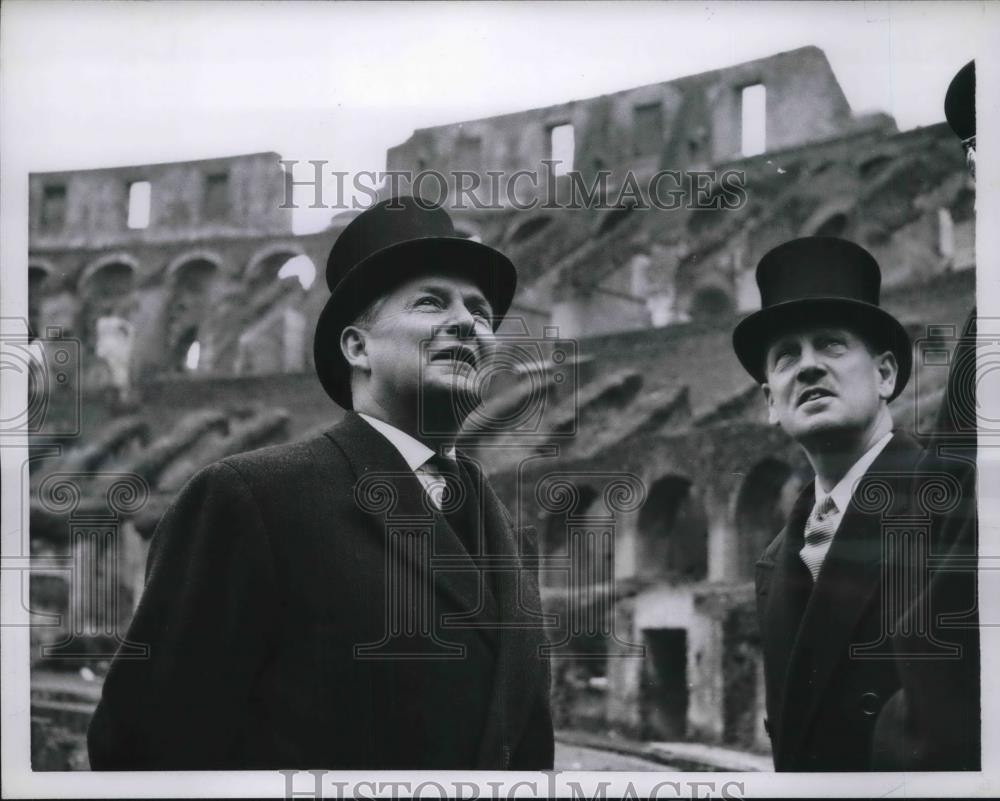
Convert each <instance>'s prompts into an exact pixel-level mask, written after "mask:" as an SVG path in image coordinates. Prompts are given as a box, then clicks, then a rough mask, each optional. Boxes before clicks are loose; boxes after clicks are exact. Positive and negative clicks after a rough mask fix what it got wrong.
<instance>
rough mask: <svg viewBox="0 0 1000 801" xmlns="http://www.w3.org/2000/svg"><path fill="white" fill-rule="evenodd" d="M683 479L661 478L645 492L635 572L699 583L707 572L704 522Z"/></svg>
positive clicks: (695, 500) (706, 540)
mask: <svg viewBox="0 0 1000 801" xmlns="http://www.w3.org/2000/svg"><path fill="white" fill-rule="evenodd" d="M691 487H692V485H691V482H690V481H689V480H688V479H686V478H684V477H683V476H676V475H671V476H664V477H663V478H660V479H657V480H656V481H655V482H654V483H653V485H652V486H651V487H650V488H649V493H648V495H647V496H646V503H645V504H644V505H643V507H642V510H641V511H640V512H639V541H638V546H639V547H638V549H637V550H638V553H637V559H636V564H637V565H638V567H637V572H638V573H639V574H640V575H644V576H657V577H670V578H676V579H687V580H691V581H699V580H701V579H704V578H705V576H706V574H707V572H708V520H707V518H706V516H705V510H704V509H703V508H702V505H701V502H700V499H699V498H697V497H696V496H695V495H694V494H693V493H692V491H691Z"/></svg>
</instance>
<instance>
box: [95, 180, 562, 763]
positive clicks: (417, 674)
mask: <svg viewBox="0 0 1000 801" xmlns="http://www.w3.org/2000/svg"><path fill="white" fill-rule="evenodd" d="M326 278H327V283H328V284H329V286H330V289H331V296H330V298H329V301H328V302H327V304H326V306H325V308H324V309H323V312H322V314H321V317H320V319H319V323H318V325H317V329H316V339H315V363H316V370H317V373H318V374H319V378H320V382H321V383H322V385H323V388H324V389H325V390H326V392H327V393H328V394H329V395H330V397H331V398H332V399H333V400H334V401H336V402H337V403H338V404H339V405H340V406H342V407H343V408H344V409H345V410H346V414H345V415H344V417H343V419H342V421H341V422H340V423H338V424H337V425H335V426H334V427H333V428H331V429H330V430H329V431H327V432H325V433H324V434H323V435H321V436H318V437H315V438H313V439H309V440H306V441H303V442H297V443H294V444H289V445H281V446H277V447H271V448H266V449H263V450H259V451H255V452H251V453H246V454H241V455H238V456H233V457H229V458H226V459H224V460H222V461H221V462H219V463H217V464H214V465H211V466H209V467H208V468H206V469H204V470H202V471H201V472H199V473H198V474H197V475H196V476H195V477H194V478H192V479H191V481H190V482H189V483H188V484H187V485H186V486H185V488H184V489H183V490H182V492H181V493H180V495H179V496H178V498H177V499H176V500H175V501H174V503H173V504H172V506H171V507H170V509H169V510H168V511H167V513H166V514H165V516H164V518H163V520H162V521H161V523H160V525H159V527H158V529H157V531H156V533H155V535H154V539H153V543H152V546H151V549H150V556H149V562H148V566H147V584H146V589H145V592H144V594H143V597H142V599H141V602H140V604H139V607H138V609H137V611H136V614H135V617H134V619H133V623H132V626H131V628H130V630H129V634H128V640H129V641H131V642H134V643H141V644H146V645H148V646H149V649H150V650H149V658H148V659H147V660H145V661H126V660H124V659H118V660H116V661H115V663H114V664H113V666H112V669H111V671H110V672H109V675H108V677H107V680H106V682H105V685H104V689H103V696H102V699H101V702H100V704H99V706H98V709H97V711H96V713H95V715H94V718H93V721H92V723H91V726H90V731H89V737H88V743H89V751H90V758H91V764H92V767H93V768H94V769H99V770H101V769H119V770H124V769H129V770H135V769H223V768H229V769H251V768H253V769H263V768H331V769H334V768H342V769H344V768H369V769H484V770H495V769H523V770H529V769H545V768H551V767H552V758H553V737H552V723H551V717H550V712H549V699H548V693H549V674H548V666H547V662H546V661H545V660H544V659H543V657H542V655H541V645H542V644H543V642H544V639H543V634H542V631H541V629H540V628H539V617H538V611H539V610H540V604H539V593H538V584H537V578H536V570H537V568H536V569H535V570H532V569H531V567H530V565H526V564H525V559H528V560H530V559H532V558H535V557H536V556H537V551H536V550H535V545H534V543H533V542H530V541H527V540H524V539H522V538H521V537H520V536H518V535H517V534H515V532H514V531H513V530H512V527H511V523H510V518H509V516H508V514H507V511H506V510H505V509H504V507H503V506H502V505H501V503H500V502H499V500H498V499H497V497H496V496H495V495H494V493H493V490H492V488H491V487H490V485H489V482H488V481H486V480H485V479H484V477H483V475H482V473H481V471H480V470H479V467H478V466H477V465H476V464H475V463H474V462H473V461H471V460H470V459H468V458H466V457H464V456H463V455H462V454H461V453H459V452H457V451H456V450H455V446H454V445H455V439H456V434H457V432H458V430H459V427H460V426H461V424H462V422H463V419H464V418H465V416H466V415H467V414H468V413H469V411H470V410H471V409H473V408H474V407H475V405H476V403H477V402H478V400H479V398H478V392H479V386H480V384H481V381H480V378H481V376H482V375H483V371H484V370H485V369H486V365H487V363H488V359H489V357H490V354H491V352H492V350H493V348H494V345H495V334H494V332H495V330H496V327H497V326H498V325H499V323H500V321H501V320H502V319H503V316H504V314H505V313H506V311H507V309H508V308H509V306H510V302H511V299H512V297H513V294H514V287H515V282H516V271H515V269H514V266H513V265H512V264H511V263H510V261H509V260H508V259H507V258H506V257H504V256H503V255H502V254H500V253H499V252H497V251H495V250H493V249H492V248H489V247H487V246H486V245H483V244H480V243H477V242H473V241H470V240H466V239H462V238H460V237H458V236H457V235H456V233H455V229H454V227H453V225H452V221H451V219H450V218H449V216H448V214H447V212H445V211H444V210H443V209H441V208H439V207H431V206H428V205H426V204H424V203H423V202H421V201H416V200H414V199H413V198H394V199H390V200H387V201H383V202H382V203H379V204H377V205H375V206H374V207H372V208H371V209H368V210H366V211H365V212H363V213H362V214H360V215H359V216H358V217H357V218H356V219H354V220H353V221H352V222H351V223H350V224H349V225H348V226H347V227H346V228H345V229H344V231H343V232H342V233H341V234H340V236H339V238H338V239H337V241H336V242H335V244H334V246H333V249H332V250H331V252H330V257H329V260H328V262H327V269H326Z"/></svg>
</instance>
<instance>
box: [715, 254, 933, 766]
mask: <svg viewBox="0 0 1000 801" xmlns="http://www.w3.org/2000/svg"><path fill="white" fill-rule="evenodd" d="M756 278H757V285H758V287H759V289H760V295H761V301H762V307H761V309H760V310H759V311H757V312H754V313H753V314H750V315H749V316H748V317H746V318H744V319H743V320H741V321H740V322H739V324H738V325H737V326H736V328H735V329H734V331H733V347H734V349H735V351H736V355H737V358H738V359H739V361H740V363H741V364H742V365H743V367H744V368H745V369H746V370H747V372H749V373H750V375H751V376H753V378H754V379H755V380H756V381H757V382H758V383H759V384H760V385H761V387H762V389H763V394H764V398H765V400H766V403H767V410H768V418H769V420H770V422H771V423H772V424H776V425H779V426H780V427H781V428H782V429H783V430H784V431H785V432H786V433H787V434H788V435H789V436H790V437H791V438H792V439H793V440H795V441H796V442H797V443H798V444H799V445H800V446H801V447H802V449H803V451H804V452H805V455H806V457H807V458H808V461H809V462H810V464H811V466H812V468H813V470H814V471H815V474H816V475H815V480H814V481H812V482H809V483H808V484H807V485H806V486H805V487H804V489H803V491H802V493H801V494H800V496H799V497H798V499H797V500H796V502H795V504H794V506H793V508H792V511H791V513H790V515H789V518H788V520H787V522H786V524H785V526H784V528H783V529H782V531H781V532H780V533H779V534H778V535H777V537H776V538H775V539H774V541H773V542H771V543H770V544H769V545H768V546H767V548H766V549H765V551H764V553H763V555H762V556H761V557H760V560H759V561H758V563H757V565H756V575H755V579H756V582H755V583H756V598H757V617H758V624H759V629H760V636H761V649H762V651H763V657H764V679H765V690H766V698H765V702H766V714H767V717H766V718H765V721H764V726H765V729H766V730H767V733H768V735H769V736H770V738H771V746H772V752H773V758H774V766H775V769H776V770H778V771H867V770H872V769H874V764H875V762H876V761H877V755H876V754H874V753H873V749H874V748H875V743H874V729H875V726H876V722H877V720H878V718H879V714H880V712H881V711H882V707H883V705H884V704H885V702H886V701H887V700H888V699H889V698H890V697H892V696H893V694H894V693H895V692H896V691H897V690H898V689H899V687H900V681H899V676H898V674H897V670H896V664H895V662H894V660H893V659H892V654H891V649H889V648H888V643H887V641H886V639H885V637H884V636H883V633H884V632H885V631H886V621H885V615H884V613H883V597H882V595H883V589H884V588H883V567H884V566H883V536H882V521H883V519H884V517H883V516H884V515H886V514H888V515H893V514H899V515H903V516H905V515H906V514H907V513H908V511H909V509H910V506H911V500H910V495H909V493H910V489H911V484H912V474H913V470H914V468H915V467H916V465H917V462H918V461H919V459H920V455H921V449H920V446H919V445H918V444H917V442H916V441H915V440H914V439H912V438H911V437H910V436H909V435H908V434H906V433H904V432H902V431H894V430H893V420H892V415H891V413H890V411H889V403H890V402H891V401H892V400H894V399H895V398H896V397H897V396H898V395H899V394H900V393H901V392H902V391H903V389H904V388H905V386H906V383H907V381H908V380H909V377H910V373H911V368H912V349H911V345H910V339H909V336H908V335H907V333H906V330H905V329H904V328H903V326H902V324H900V322H899V321H898V320H897V319H896V318H895V317H893V316H892V315H891V314H889V313H888V312H887V311H886V310H885V309H883V308H881V307H880V306H879V289H880V285H881V270H880V269H879V265H878V263H877V262H876V261H875V259H874V258H873V257H872V255H871V254H870V253H868V251H866V250H865V249H864V248H862V247H861V246H860V245H857V244H855V243H853V242H849V241H847V240H844V239H838V238H835V237H821V236H812V237H804V238H801V239H794V240H792V241H789V242H785V243H784V244H782V245H779V246H778V247H776V248H774V249H773V250H771V251H769V252H768V253H767V254H765V255H764V257H763V258H762V259H761V260H760V262H759V263H758V265H757V272H756ZM872 481H874V482H875V491H874V492H872V491H871V489H869V487H868V484H869V482H872ZM878 499H884V500H885V504H884V505H883V506H882V507H876V505H875V503H874V502H875V501H876V500H878ZM858 646H860V647H861V650H857V648H858ZM887 656H888V658H887Z"/></svg>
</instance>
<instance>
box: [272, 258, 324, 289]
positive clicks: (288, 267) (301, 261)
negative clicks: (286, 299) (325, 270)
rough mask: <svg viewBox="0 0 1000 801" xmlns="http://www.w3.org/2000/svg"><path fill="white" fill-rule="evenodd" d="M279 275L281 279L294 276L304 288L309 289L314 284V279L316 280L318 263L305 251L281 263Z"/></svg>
mask: <svg viewBox="0 0 1000 801" xmlns="http://www.w3.org/2000/svg"><path fill="white" fill-rule="evenodd" d="M277 277H278V279H279V280H281V281H284V280H285V279H287V278H294V279H295V280H296V281H298V282H299V285H300V286H301V287H302V288H303V289H309V287H311V286H312V285H313V281H315V280H316V265H315V264H313V260H312V259H310V258H309V257H308V256H306V255H305V254H304V253H303V254H300V255H298V256H292V258H290V259H289V260H288V261H286V262H285V263H284V264H282V265H281V268H280V269H279V270H278V273H277Z"/></svg>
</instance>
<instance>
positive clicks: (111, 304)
mask: <svg viewBox="0 0 1000 801" xmlns="http://www.w3.org/2000/svg"><path fill="white" fill-rule="evenodd" d="M138 266H139V263H138V261H136V259H135V258H133V257H132V256H129V255H128V254H124V253H117V254H116V253H113V254H109V255H107V256H103V257H101V258H99V259H97V260H96V261H94V262H92V263H91V264H89V265H88V266H87V267H86V268H85V269H84V271H83V272H82V273H81V275H80V280H79V282H78V291H79V295H80V299H81V315H80V317H81V319H80V323H81V326H80V327H81V331H80V333H81V339H82V340H83V342H84V345H85V346H87V347H90V348H91V349H93V347H94V345H95V344H96V338H97V321H98V320H99V319H101V318H118V319H121V320H126V321H127V320H129V319H130V318H131V316H132V301H133V294H132V293H133V290H134V289H135V277H136V273H137V271H138Z"/></svg>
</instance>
